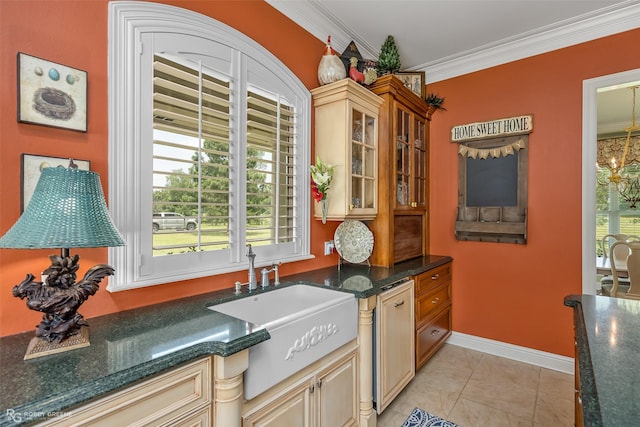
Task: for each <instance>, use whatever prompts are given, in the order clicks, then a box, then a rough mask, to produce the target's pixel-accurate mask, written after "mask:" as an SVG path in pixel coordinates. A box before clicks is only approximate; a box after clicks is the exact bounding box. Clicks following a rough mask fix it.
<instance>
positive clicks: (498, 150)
mask: <svg viewBox="0 0 640 427" xmlns="http://www.w3.org/2000/svg"><path fill="white" fill-rule="evenodd" d="M523 148H527V144H526V142H525V140H524V139H519V140H517V141H515V142H510V143H508V144H505V145H503V146H500V147H493V148H472V147H468V146H466V145H464V144H460V148H459V149H458V153H459V154H460V155H461V156H462V157H470V158H472V159H487V158H489V157H492V158H494V159H497V158H498V157H501V156H504V157H507V156H510V155H513V154H514V153H515V152H516V151H519V150H521V149H523Z"/></svg>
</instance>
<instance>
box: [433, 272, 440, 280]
mask: <svg viewBox="0 0 640 427" xmlns="http://www.w3.org/2000/svg"><path fill="white" fill-rule="evenodd" d="M439 278H440V274H439V273H436V274H434V275H433V276H431V280H438V279H439Z"/></svg>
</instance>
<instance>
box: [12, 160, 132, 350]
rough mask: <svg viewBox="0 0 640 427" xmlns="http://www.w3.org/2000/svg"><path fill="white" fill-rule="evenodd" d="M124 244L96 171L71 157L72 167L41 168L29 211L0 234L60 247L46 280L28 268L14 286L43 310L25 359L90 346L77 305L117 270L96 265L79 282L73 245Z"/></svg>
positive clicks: (30, 244)
mask: <svg viewBox="0 0 640 427" xmlns="http://www.w3.org/2000/svg"><path fill="white" fill-rule="evenodd" d="M122 245H124V241H123V240H122V237H121V236H120V234H119V233H118V231H117V230H116V228H115V226H114V225H113V223H112V222H111V218H110V217H109V213H108V211H107V205H106V203H105V200H104V195H103V193H102V187H101V185H100V176H99V175H98V174H97V173H95V172H91V171H85V170H80V169H78V168H77V166H76V165H75V164H74V163H73V160H70V163H69V167H68V168H64V167H60V166H59V167H55V168H45V169H43V170H42V174H41V175H40V179H39V180H38V184H37V185H36V188H35V190H34V193H33V196H32V198H31V201H30V202H29V204H28V205H27V207H26V209H25V211H24V212H23V213H22V215H21V216H20V218H19V219H18V221H17V222H16V223H15V224H14V225H13V227H11V228H10V229H9V231H7V233H6V234H5V235H4V236H2V237H1V238H0V248H15V249H42V248H60V250H61V253H60V255H51V256H50V257H49V259H50V260H51V265H50V266H49V268H47V269H46V270H45V271H43V272H42V282H38V281H36V279H35V277H34V276H33V275H32V274H27V276H26V278H25V279H24V280H23V281H22V282H21V283H20V284H18V285H16V286H14V287H13V295H14V296H15V297H18V298H20V299H24V298H26V299H27V307H28V308H30V309H32V310H37V311H40V312H43V313H44V315H43V316H42V321H41V322H40V324H39V325H38V326H37V327H36V333H35V337H34V338H33V339H32V340H31V342H30V343H29V346H28V347H27V352H26V354H25V357H24V359H25V360H26V359H32V358H35V357H40V356H45V355H48V354H53V353H59V352H62V351H67V350H71V349H75V348H80V347H86V346H89V344H90V343H89V329H88V326H89V325H88V323H87V322H86V321H85V320H84V317H83V316H82V315H81V314H80V313H78V312H77V310H78V308H79V307H80V305H82V303H83V302H85V301H86V300H87V298H89V297H90V296H91V295H93V294H95V293H96V291H97V290H98V287H99V284H100V281H101V280H102V279H103V278H104V277H105V276H110V275H112V274H113V273H114V270H113V268H111V267H110V266H109V265H105V264H99V265H96V266H94V267H92V268H90V269H89V270H88V271H87V272H86V273H85V275H84V278H83V279H82V280H80V281H79V282H77V283H76V272H77V271H78V268H79V267H80V265H79V264H78V260H79V259H80V257H79V256H78V255H75V256H73V257H71V256H70V254H69V250H70V248H97V247H107V246H122Z"/></svg>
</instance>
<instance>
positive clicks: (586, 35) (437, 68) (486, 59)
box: [421, 1, 640, 83]
mask: <svg viewBox="0 0 640 427" xmlns="http://www.w3.org/2000/svg"><path fill="white" fill-rule="evenodd" d="M628 3H629V2H625V3H623V5H624V4H628ZM639 22H640V4H638V2H637V1H634V2H633V3H632V4H630V5H627V6H623V7H619V8H616V9H613V8H611V10H610V11H609V12H606V13H600V14H598V15H595V16H591V17H589V18H587V19H583V20H581V21H579V22H573V23H570V24H567V25H563V26H561V27H557V28H552V29H545V30H543V31H539V32H536V33H533V34H529V35H527V36H525V37H519V38H515V39H513V40H509V41H504V42H502V43H500V44H498V45H495V46H484V47H481V48H478V49H476V50H474V51H468V52H463V53H461V54H459V55H455V56H453V57H449V58H443V59H441V60H439V61H438V62H436V63H432V64H426V65H425V66H424V67H422V68H421V71H426V75H427V83H433V82H437V81H440V80H445V79H449V78H452V77H457V76H461V75H463V74H467V73H471V72H474V71H479V70H484V69H486V68H490V67H495V66H497V65H501V64H506V63H508V62H512V61H517V60H519V59H524V58H528V57H530V56H534V55H539V54H542V53H546V52H550V51H553V50H557V49H562V48H565V47H569V46H573V45H576V44H579V43H584V42H588V41H590V40H595V39H598V38H601V37H606V36H609V35H612V34H617V33H621V32H624V31H628V30H633V29H636V28H638V23H639Z"/></svg>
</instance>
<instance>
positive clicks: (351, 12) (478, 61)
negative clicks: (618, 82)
mask: <svg viewBox="0 0 640 427" xmlns="http://www.w3.org/2000/svg"><path fill="white" fill-rule="evenodd" d="M266 1H267V2H268V3H269V4H271V5H272V6H273V7H275V8H276V9H278V10H279V11H280V12H282V13H283V14H284V15H286V16H288V17H289V18H291V19H292V20H293V21H295V22H297V23H298V24H299V25H301V26H302V27H303V28H305V29H306V30H307V31H309V32H310V33H311V34H313V35H314V36H316V37H317V38H318V39H320V40H323V41H326V39H327V36H328V35H331V42H332V43H331V44H332V46H333V48H334V49H335V50H337V51H338V52H343V51H344V50H345V49H346V47H347V46H348V44H349V43H350V42H351V41H354V42H355V44H356V46H357V47H358V50H359V52H360V54H361V55H362V57H363V58H365V59H377V58H378V56H379V54H380V47H381V46H382V44H383V43H384V41H385V39H386V38H387V36H389V35H392V36H393V38H394V41H395V44H396V46H397V48H398V52H399V54H400V61H401V63H402V68H401V70H402V71H425V73H426V82H427V83H431V82H435V81H439V80H444V79H447V78H451V77H455V76H458V75H462V74H466V73H469V72H473V71H477V70H480V69H484V68H488V67H492V66H495V65H499V64H502V63H506V62H510V61H515V60H518V59H522V58H525V57H528V56H533V55H537V54H540V53H544V52H547V51H550V50H555V49H561V48H563V47H567V46H571V45H575V44H578V43H582V42H585V41H589V40H592V39H595V38H599V37H604V36H607V35H610V34H615V33H619V32H622V31H627V30H630V29H634V28H638V27H639V23H640V0H266ZM320 54H321V52H318V55H320ZM638 98H640V91H639V93H638ZM636 105H637V104H636ZM630 109H631V90H629V89H623V90H617V91H608V92H606V94H604V95H603V96H599V98H598V110H599V113H598V118H599V122H600V121H602V122H603V123H602V125H603V126H605V127H606V128H607V129H606V130H605V131H604V132H606V133H610V132H613V131H614V129H617V128H620V127H621V126H622V127H624V126H628V125H629V122H630V117H631V111H630ZM636 109H637V110H638V114H640V106H638V107H637V108H636ZM601 112H602V115H601ZM601 118H602V120H600V119H601ZM605 121H606V123H604V122H605ZM599 133H600V132H599Z"/></svg>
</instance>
